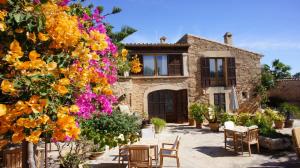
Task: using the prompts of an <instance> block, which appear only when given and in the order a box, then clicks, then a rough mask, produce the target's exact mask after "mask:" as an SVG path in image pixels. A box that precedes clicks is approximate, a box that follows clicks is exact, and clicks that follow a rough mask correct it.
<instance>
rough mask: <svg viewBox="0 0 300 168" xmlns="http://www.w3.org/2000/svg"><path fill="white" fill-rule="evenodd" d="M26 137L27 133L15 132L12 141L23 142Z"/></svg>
mask: <svg viewBox="0 0 300 168" xmlns="http://www.w3.org/2000/svg"><path fill="white" fill-rule="evenodd" d="M24 139H25V135H24V133H23V132H18V133H14V134H13V135H12V138H11V140H12V142H13V143H15V144H17V143H21V142H22V141H23V140H24Z"/></svg>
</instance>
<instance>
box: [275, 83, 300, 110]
mask: <svg viewBox="0 0 300 168" xmlns="http://www.w3.org/2000/svg"><path fill="white" fill-rule="evenodd" d="M270 97H278V98H280V99H283V100H284V101H287V102H290V103H293V104H297V105H299V106H300V79H299V78H298V79H284V80H279V81H277V87H276V88H274V89H272V90H271V91H270Z"/></svg>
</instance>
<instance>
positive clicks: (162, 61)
mask: <svg viewBox="0 0 300 168" xmlns="http://www.w3.org/2000/svg"><path fill="white" fill-rule="evenodd" d="M156 61H157V71H158V75H168V57H167V56H165V55H164V56H157V57H156Z"/></svg>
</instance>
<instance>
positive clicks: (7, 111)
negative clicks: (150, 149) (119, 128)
mask: <svg viewBox="0 0 300 168" xmlns="http://www.w3.org/2000/svg"><path fill="white" fill-rule="evenodd" d="M104 18H105V17H104V16H103V15H102V8H99V7H96V8H93V7H91V6H90V7H83V6H82V5H81V4H80V3H76V2H69V1H68V0H33V1H30V0H0V57H1V59H0V77H1V81H0V82H1V91H2V94H1V100H0V101H1V102H0V103H1V104H0V134H1V135H4V136H5V139H6V140H5V141H2V142H1V143H7V142H10V143H11V142H12V143H21V142H22V141H24V140H25V141H28V142H32V143H38V142H39V141H40V140H44V141H54V142H62V141H71V140H76V139H78V138H79V135H80V132H81V130H80V126H79V125H80V124H79V123H80V122H81V121H85V120H89V119H91V117H92V116H93V115H95V114H97V113H105V114H110V113H111V112H112V105H113V103H116V97H115V96H114V95H113V91H112V90H111V85H112V84H114V83H115V82H116V81H117V68H116V67H117V65H116V62H117V61H116V60H118V59H119V58H118V57H126V55H127V52H126V51H125V50H123V52H122V53H121V54H120V56H118V55H119V54H118V48H117V46H116V45H115V44H114V43H113V42H112V40H111V38H110V37H109V36H108V35H107V34H108V32H107V30H106V26H105V24H104V22H103V19H104ZM124 54H126V55H124Z"/></svg>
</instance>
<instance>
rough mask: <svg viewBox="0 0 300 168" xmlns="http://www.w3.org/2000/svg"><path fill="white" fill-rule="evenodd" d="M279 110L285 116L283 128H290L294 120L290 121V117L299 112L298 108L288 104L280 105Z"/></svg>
mask: <svg viewBox="0 0 300 168" xmlns="http://www.w3.org/2000/svg"><path fill="white" fill-rule="evenodd" d="M280 110H281V112H283V113H284V114H285V123H284V125H285V127H286V128H292V127H293V124H294V120H293V119H292V117H293V114H295V113H299V112H300V109H299V107H298V106H295V105H292V104H289V103H282V104H281V105H280Z"/></svg>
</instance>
